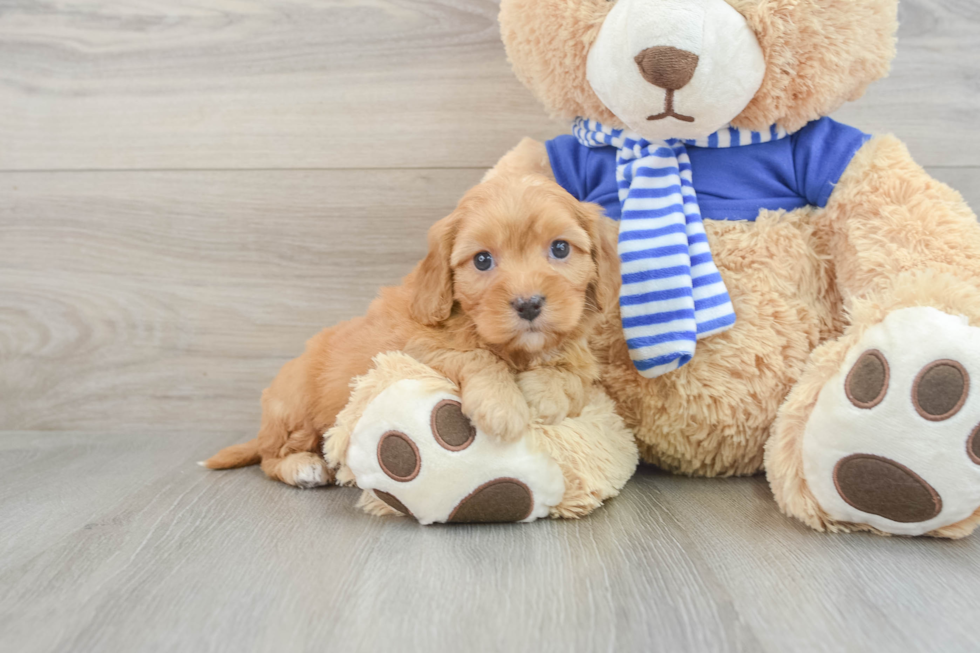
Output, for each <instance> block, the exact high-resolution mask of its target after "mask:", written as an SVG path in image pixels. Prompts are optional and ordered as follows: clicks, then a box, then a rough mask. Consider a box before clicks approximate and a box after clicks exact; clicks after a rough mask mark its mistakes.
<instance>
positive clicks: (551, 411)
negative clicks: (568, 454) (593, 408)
mask: <svg viewBox="0 0 980 653" xmlns="http://www.w3.org/2000/svg"><path fill="white" fill-rule="evenodd" d="M517 385H518V387H520V389H521V392H522V393H523V394H524V398H525V399H527V403H528V405H530V407H531V413H532V416H533V417H536V418H538V419H540V420H541V422H542V423H544V424H558V423H560V422H562V421H564V420H565V418H566V417H578V415H579V414H580V413H581V412H582V408H583V407H584V406H585V401H586V396H585V388H584V387H583V386H582V382H581V380H579V379H578V377H575V376H570V375H567V374H562V373H558V372H555V371H554V370H529V371H527V372H522V373H521V374H518V375H517Z"/></svg>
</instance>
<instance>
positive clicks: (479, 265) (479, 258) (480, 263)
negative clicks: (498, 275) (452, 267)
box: [473, 252, 493, 272]
mask: <svg viewBox="0 0 980 653" xmlns="http://www.w3.org/2000/svg"><path fill="white" fill-rule="evenodd" d="M473 265H475V266H476V269H477V270H479V271H480V272H486V271H487V270H489V269H490V268H492V267H493V256H491V255H490V252H480V253H479V254H477V255H476V256H474V257H473Z"/></svg>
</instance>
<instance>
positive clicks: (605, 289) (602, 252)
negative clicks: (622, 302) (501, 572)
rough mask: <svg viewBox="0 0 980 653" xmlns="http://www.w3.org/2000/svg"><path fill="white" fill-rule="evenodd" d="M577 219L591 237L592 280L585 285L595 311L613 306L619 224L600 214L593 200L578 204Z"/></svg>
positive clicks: (616, 292)
mask: <svg viewBox="0 0 980 653" xmlns="http://www.w3.org/2000/svg"><path fill="white" fill-rule="evenodd" d="M578 214H579V222H580V224H581V225H582V227H583V228H584V229H585V230H586V231H587V232H588V234H589V238H590V239H591V240H592V252H591V253H592V260H593V261H595V265H596V280H595V282H594V283H593V284H592V286H591V287H590V288H589V290H590V293H592V295H593V296H594V298H595V302H596V305H597V308H598V309H599V311H603V310H605V309H606V308H608V307H610V306H615V305H616V302H618V301H619V286H620V283H621V279H620V276H619V252H618V249H617V244H618V242H619V225H618V224H617V223H616V222H614V221H613V220H610V219H609V218H607V217H606V216H605V215H604V214H603V210H602V207H600V206H598V205H596V204H584V203H583V204H579V206H578Z"/></svg>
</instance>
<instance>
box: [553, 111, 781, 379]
mask: <svg viewBox="0 0 980 653" xmlns="http://www.w3.org/2000/svg"><path fill="white" fill-rule="evenodd" d="M572 133H573V134H575V136H576V138H578V140H579V142H580V143H582V145H585V146H587V147H608V146H612V147H615V148H616V149H617V150H618V153H617V157H616V163H617V166H616V179H617V181H618V182H619V201H620V202H621V203H622V205H623V211H622V218H621V220H620V223H619V258H620V262H621V265H622V275H623V285H622V288H621V289H620V291H619V306H620V312H621V314H622V318H623V331H624V332H625V335H626V344H627V345H628V346H629V351H630V357H631V358H632V359H633V364H634V365H635V366H636V369H637V370H638V371H639V373H640V374H641V375H643V376H645V377H646V378H654V377H657V376H660V375H661V374H666V373H667V372H670V371H673V370H676V369H677V368H678V367H680V366H682V365H684V364H685V363H687V362H688V361H689V360H691V358H692V357H693V356H694V349H695V346H696V344H697V341H698V339H700V338H705V337H707V336H710V335H714V334H716V333H721V332H722V331H726V330H727V329H729V328H731V326H732V325H734V324H735V309H734V308H733V307H732V302H731V299H730V298H729V296H728V289H727V288H726V287H725V282H724V281H722V279H721V275H720V274H719V273H718V268H717V267H715V262H714V259H713V258H712V256H711V250H710V249H709V248H708V239H707V236H706V235H705V233H704V224H703V223H702V221H701V210H700V208H699V207H698V198H697V194H696V193H695V192H694V183H693V181H692V176H691V159H690V158H689V157H688V154H687V148H686V146H688V145H690V146H693V147H711V148H721V147H737V146H740V145H752V144H755V143H768V142H769V141H773V140H778V139H780V138H785V137H786V135H787V134H786V131H785V130H783V129H782V128H781V127H776V126H773V127H772V128H771V129H770V130H769V131H768V132H752V131H746V130H741V129H736V128H734V127H728V128H725V129H722V130H720V131H717V132H715V133H714V134H711V135H710V136H708V137H706V138H699V139H697V140H678V139H668V140H665V141H658V142H651V141H648V140H645V139H644V138H642V137H641V136H639V135H638V134H635V133H632V132H629V131H626V130H623V129H610V128H608V127H604V126H603V125H601V124H600V123H598V122H596V121H594V120H585V119H583V118H578V119H576V120H575V123H574V125H573V127H572Z"/></svg>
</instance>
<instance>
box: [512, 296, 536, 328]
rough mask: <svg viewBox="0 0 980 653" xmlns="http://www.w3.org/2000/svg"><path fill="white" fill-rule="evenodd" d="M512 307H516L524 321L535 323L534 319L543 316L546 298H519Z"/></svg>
mask: <svg viewBox="0 0 980 653" xmlns="http://www.w3.org/2000/svg"><path fill="white" fill-rule="evenodd" d="M510 305H511V306H513V307H514V310H515V311H517V314H518V315H520V316H521V319H522V320H527V321H528V322H533V321H534V318H536V317H537V316H539V315H541V309H542V308H543V307H544V297H542V296H541V295H535V296H534V297H518V298H517V299H515V300H514V301H512V302H511V303H510Z"/></svg>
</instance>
